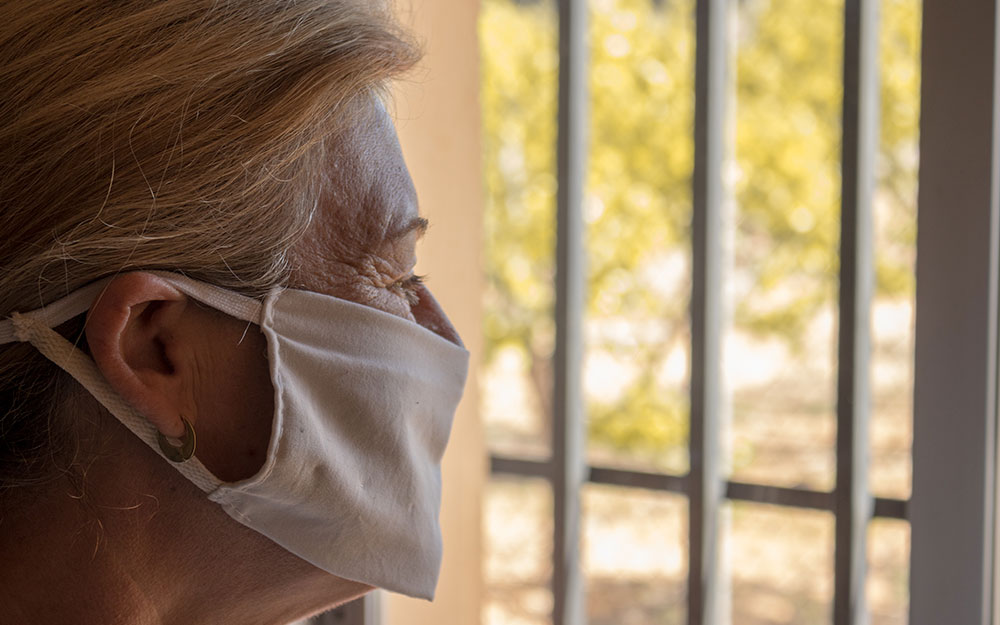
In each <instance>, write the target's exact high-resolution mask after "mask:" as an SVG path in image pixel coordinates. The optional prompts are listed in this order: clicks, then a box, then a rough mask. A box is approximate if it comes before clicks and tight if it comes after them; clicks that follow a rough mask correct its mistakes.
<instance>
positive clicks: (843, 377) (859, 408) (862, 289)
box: [833, 0, 879, 625]
mask: <svg viewBox="0 0 1000 625" xmlns="http://www.w3.org/2000/svg"><path fill="white" fill-rule="evenodd" d="M878 30H879V29H878V0H846V1H845V3H844V61H843V63H844V95H843V98H844V104H843V116H842V119H843V126H842V133H843V141H842V146H843V147H842V150H841V212H840V302H839V311H840V312H839V327H838V337H837V340H838V353H837V483H836V488H835V491H834V493H835V500H836V501H835V503H836V505H835V511H834V513H835V515H836V516H835V519H836V521H835V523H836V528H835V551H834V593H833V623H834V625H860V624H863V623H867V622H868V610H867V608H866V604H865V565H866V561H867V548H866V546H867V540H866V537H867V534H868V522H869V521H870V520H871V516H872V512H873V507H874V506H873V502H872V498H871V495H870V494H869V492H868V423H869V405H870V393H869V371H870V369H869V355H870V351H871V349H870V342H871V341H870V338H871V337H870V333H871V330H870V317H871V307H872V289H873V284H874V279H875V268H874V259H873V257H874V252H873V241H872V237H873V235H872V230H873V220H872V193H873V189H874V184H875V183H874V171H875V152H876V148H877V145H878V87H879V82H878Z"/></svg>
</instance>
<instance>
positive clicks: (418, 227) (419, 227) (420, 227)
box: [385, 217, 430, 242]
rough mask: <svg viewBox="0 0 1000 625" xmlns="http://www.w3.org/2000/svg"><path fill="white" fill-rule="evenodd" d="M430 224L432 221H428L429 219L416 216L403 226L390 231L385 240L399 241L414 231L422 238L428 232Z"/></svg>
mask: <svg viewBox="0 0 1000 625" xmlns="http://www.w3.org/2000/svg"><path fill="white" fill-rule="evenodd" d="M428 226H430V222H429V221H427V219H425V218H423V217H414V218H413V219H411V220H410V221H408V222H406V223H405V224H403V226H402V227H401V228H397V229H396V230H393V231H391V232H389V233H388V234H387V235H386V237H385V240H386V241H390V242H391V241H397V240H399V239H402V238H403V237H405V236H406V235H408V234H410V233H411V232H414V231H415V232H416V233H417V238H420V237H422V236H424V233H425V232H427V228H428Z"/></svg>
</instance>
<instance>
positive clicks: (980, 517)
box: [910, 0, 1000, 625]
mask: <svg viewBox="0 0 1000 625" xmlns="http://www.w3.org/2000/svg"><path fill="white" fill-rule="evenodd" d="M998 30H1000V28H998V10H997V3H996V1H995V0H994V1H983V0H925V1H924V18H923V44H922V45H923V52H922V66H923V77H922V83H921V93H920V97H921V101H922V105H921V107H922V108H921V120H920V179H919V185H920V188H919V195H918V204H917V206H918V211H917V315H916V339H915V340H916V345H915V350H916V368H915V372H914V402H913V403H914V423H913V495H912V499H911V502H910V512H911V517H910V518H911V523H912V534H911V537H912V538H911V572H910V623H911V625H938V624H940V623H962V624H963V625H987V624H990V623H994V622H996V621H995V620H994V619H995V618H996V617H995V615H994V610H995V607H994V605H993V602H994V588H993V583H994V582H993V577H994V570H993V569H994V531H995V528H994V524H995V519H996V514H995V510H994V507H995V504H996V493H995V477H996V476H995V473H996V468H997V467H996V419H997V406H996V392H997V389H996V384H997V321H998V320H997V288H998V280H1000V274H998V270H997V259H998V224H997V217H998V201H997V200H998V191H997V172H998V170H997V168H998V165H1000V160H998V155H997V147H998V123H997V107H998V102H1000V99H998V96H997V88H998V85H1000V81H998V66H1000V65H998V60H997V43H998V38H997V33H998Z"/></svg>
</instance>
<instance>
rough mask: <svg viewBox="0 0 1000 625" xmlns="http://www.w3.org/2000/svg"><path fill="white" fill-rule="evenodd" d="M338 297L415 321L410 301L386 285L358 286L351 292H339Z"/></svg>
mask: <svg viewBox="0 0 1000 625" xmlns="http://www.w3.org/2000/svg"><path fill="white" fill-rule="evenodd" d="M336 296H337V297H340V298H341V299H346V300H350V301H352V302H354V303H355V304H362V305H364V306H368V307H370V308H374V309H376V310H381V311H382V312H386V313H389V314H390V315H395V316H397V317H402V318H403V319H409V320H410V321H415V319H414V316H413V313H412V312H411V310H410V303H409V302H408V301H407V299H406V297H405V296H401V295H399V294H398V293H394V292H392V291H390V290H389V289H387V288H385V287H379V286H356V287H354V288H352V289H350V290H349V293H344V294H337V295H336Z"/></svg>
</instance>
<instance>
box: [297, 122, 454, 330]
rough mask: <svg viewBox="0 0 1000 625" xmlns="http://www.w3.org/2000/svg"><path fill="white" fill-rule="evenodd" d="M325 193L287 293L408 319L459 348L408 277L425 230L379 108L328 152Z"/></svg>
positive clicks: (417, 284) (392, 133)
mask: <svg viewBox="0 0 1000 625" xmlns="http://www.w3.org/2000/svg"><path fill="white" fill-rule="evenodd" d="M324 175H325V185H324V187H325V189H324V192H323V194H322V196H321V198H320V202H319V206H318V208H317V211H316V215H315V217H314V219H313V222H312V224H311V225H310V228H309V230H308V232H307V233H306V236H305V238H304V239H303V241H302V242H301V243H300V244H299V245H298V246H297V247H296V249H295V255H296V258H297V260H298V267H299V268H298V269H297V270H296V272H295V273H294V274H293V276H292V286H293V287H298V288H304V289H307V290H310V291H316V292H319V293H325V294H327V295H332V296H335V297H339V298H341V299H346V300H350V301H353V302H356V303H359V304H364V305H366V306H371V307H372V308H377V309H379V310H382V311H384V312H387V313H390V314H393V315H397V316H399V317H403V318H406V319H410V320H412V321H415V322H416V323H419V324H420V325H422V326H424V327H425V328H427V329H428V330H431V331H432V332H434V333H436V334H438V335H440V336H441V337H443V338H445V339H447V340H449V341H451V342H453V343H456V344H459V345H460V344H461V339H460V338H459V337H458V333H457V332H456V331H455V329H454V327H452V325H451V323H450V322H449V321H448V319H447V317H446V316H445V315H444V313H443V311H442V310H441V308H440V306H438V303H437V301H435V300H434V297H433V296H432V295H431V293H430V291H429V290H428V289H427V287H426V286H424V285H423V284H422V282H421V280H420V278H419V277H418V276H416V275H415V274H414V267H415V265H416V261H417V256H416V244H417V240H418V239H419V238H420V237H421V236H422V235H423V233H424V231H425V230H426V229H427V221H426V220H424V219H423V218H421V217H420V213H419V206H418V202H417V194H416V190H415V189H414V186H413V181H412V179H411V178H410V173H409V171H408V170H407V168H406V163H405V162H404V160H403V154H402V151H401V150H400V146H399V141H398V139H397V136H396V129H395V127H394V126H393V123H392V120H391V119H390V117H389V114H388V113H387V112H386V110H385V109H384V108H383V107H382V105H381V104H380V103H374V104H372V105H369V106H367V107H366V110H365V111H364V112H363V113H361V115H360V116H359V119H358V121H357V123H355V124H354V125H353V126H352V127H350V128H349V129H347V130H345V131H344V132H343V133H342V134H341V135H339V136H338V137H337V138H336V139H335V140H331V141H330V143H329V145H328V153H327V156H326V171H325V173H324Z"/></svg>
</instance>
